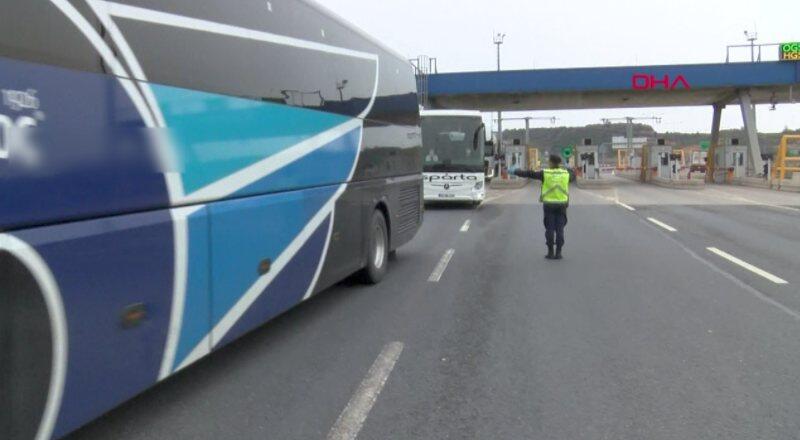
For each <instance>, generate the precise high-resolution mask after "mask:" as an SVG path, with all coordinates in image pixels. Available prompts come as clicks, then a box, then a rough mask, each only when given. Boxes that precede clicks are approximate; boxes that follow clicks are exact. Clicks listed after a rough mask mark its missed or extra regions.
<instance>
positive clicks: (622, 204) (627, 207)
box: [615, 200, 636, 211]
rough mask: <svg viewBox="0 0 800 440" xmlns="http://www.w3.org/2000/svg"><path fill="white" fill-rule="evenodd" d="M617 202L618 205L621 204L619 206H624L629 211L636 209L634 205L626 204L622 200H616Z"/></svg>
mask: <svg viewBox="0 0 800 440" xmlns="http://www.w3.org/2000/svg"><path fill="white" fill-rule="evenodd" d="M615 203H616V204H617V205H619V206H622V207H623V208H625V209H627V210H628V211H636V208H634V207H633V206H631V205H626V204H624V203H622V202H620V201H619V200H616V201H615Z"/></svg>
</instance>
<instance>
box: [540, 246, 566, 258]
mask: <svg viewBox="0 0 800 440" xmlns="http://www.w3.org/2000/svg"><path fill="white" fill-rule="evenodd" d="M544 257H545V258H547V259H548V260H560V259H562V258H564V257H562V256H561V246H558V247H557V248H556V249H555V252H553V246H547V255H545V256H544Z"/></svg>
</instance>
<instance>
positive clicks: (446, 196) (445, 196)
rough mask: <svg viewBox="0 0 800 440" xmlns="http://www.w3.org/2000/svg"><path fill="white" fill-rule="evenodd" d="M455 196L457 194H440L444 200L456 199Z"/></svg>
mask: <svg viewBox="0 0 800 440" xmlns="http://www.w3.org/2000/svg"><path fill="white" fill-rule="evenodd" d="M455 196H456V195H455V194H441V193H440V194H439V198H442V199H449V198H452V197H455Z"/></svg>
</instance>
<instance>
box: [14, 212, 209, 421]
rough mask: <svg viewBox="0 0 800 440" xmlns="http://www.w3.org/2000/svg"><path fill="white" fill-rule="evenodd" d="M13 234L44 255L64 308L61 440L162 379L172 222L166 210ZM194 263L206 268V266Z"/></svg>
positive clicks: (171, 263)
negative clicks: (65, 362) (65, 346)
mask: <svg viewBox="0 0 800 440" xmlns="http://www.w3.org/2000/svg"><path fill="white" fill-rule="evenodd" d="M14 236H15V237H16V238H18V239H20V240H22V241H24V242H26V243H28V244H29V245H30V246H31V247H32V248H33V249H35V250H36V251H37V252H38V253H39V254H40V255H41V257H42V259H43V260H44V262H45V264H46V265H47V267H48V268H49V270H50V271H51V272H52V274H53V277H54V279H55V282H56V284H57V285H58V289H59V291H60V295H61V299H62V302H63V304H64V311H65V317H66V327H67V341H68V342H67V367H66V378H65V384H64V390H63V391H64V393H63V399H62V402H61V405H60V412H59V416H58V419H57V420H58V421H57V424H56V428H55V432H54V436H55V437H60V436H62V435H65V434H66V433H69V432H71V431H72V430H74V429H76V428H77V427H79V426H81V425H83V424H84V423H86V422H88V421H89V420H91V419H93V418H95V417H97V416H99V415H100V414H103V413H104V412H106V411H108V410H109V409H111V408H113V407H115V406H116V405H118V404H120V403H121V402H123V401H125V400H127V399H129V398H130V397H131V396H133V395H136V394H137V393H139V392H141V391H142V390H144V389H145V388H147V387H149V386H151V385H152V384H154V383H155V382H156V381H157V380H158V377H159V370H160V368H161V364H162V359H163V354H164V349H165V344H166V340H167V334H168V329H169V324H170V316H171V308H172V299H173V281H174V280H173V270H174V252H173V220H172V217H171V215H170V212H169V211H167V210H163V211H154V212H148V213H143V214H133V215H126V216H118V217H110V218H105V219H99V220H90V221H84V222H77V223H70V224H63V225H56V226H49V227H42V228H36V229H29V230H23V231H18V232H15V233H14ZM200 256H202V249H201V253H200ZM195 264H199V265H200V266H201V267H200V269H202V265H203V262H202V260H200V261H195ZM195 293H199V294H200V295H201V296H202V295H203V292H195ZM206 297H207V292H206Z"/></svg>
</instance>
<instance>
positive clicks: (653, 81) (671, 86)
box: [631, 73, 692, 90]
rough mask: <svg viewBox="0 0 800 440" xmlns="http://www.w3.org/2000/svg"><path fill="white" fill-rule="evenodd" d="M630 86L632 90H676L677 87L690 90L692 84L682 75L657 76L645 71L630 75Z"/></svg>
mask: <svg viewBox="0 0 800 440" xmlns="http://www.w3.org/2000/svg"><path fill="white" fill-rule="evenodd" d="M631 88H632V89H633V90H657V89H660V90H676V89H679V88H682V89H684V90H691V89H692V86H690V85H689V81H687V80H686V78H685V77H684V76H683V75H678V76H675V77H670V76H669V75H664V76H663V77H657V76H655V75H651V74H647V73H634V74H633V76H632V77H631Z"/></svg>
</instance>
